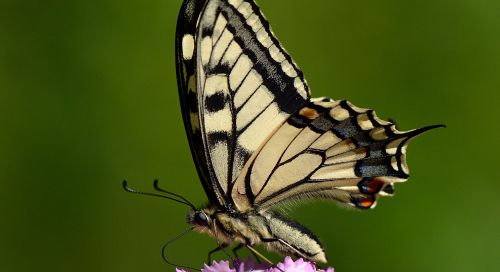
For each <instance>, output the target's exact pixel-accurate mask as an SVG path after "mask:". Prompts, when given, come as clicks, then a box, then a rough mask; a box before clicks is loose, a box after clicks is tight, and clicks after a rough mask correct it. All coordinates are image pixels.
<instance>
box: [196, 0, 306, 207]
mask: <svg viewBox="0 0 500 272" xmlns="http://www.w3.org/2000/svg"><path fill="white" fill-rule="evenodd" d="M196 37H197V38H196V56H197V62H196V66H195V67H196V68H195V69H196V71H197V75H196V89H197V91H196V94H197V100H198V103H199V104H198V118H199V121H200V129H201V136H202V140H203V143H204V147H205V157H206V158H207V162H208V168H209V172H210V174H211V176H210V178H211V183H212V184H214V185H213V186H214V187H216V186H217V187H219V188H220V189H221V191H220V192H219V194H220V195H221V196H222V198H224V199H225V201H226V202H227V201H228V199H227V193H228V191H229V190H230V188H231V187H232V184H233V182H234V181H235V180H236V178H237V177H238V176H239V174H240V172H241V170H242V169H243V167H244V165H245V164H246V162H247V161H248V159H249V158H250V157H251V155H252V154H253V153H254V152H255V150H256V149H257V148H258V147H259V146H260V145H261V143H262V142H263V141H264V140H265V139H266V138H268V137H269V135H270V134H271V133H272V132H273V131H274V130H275V128H276V127H277V126H279V125H280V124H282V123H283V122H284V121H285V120H286V119H287V118H288V117H289V116H290V114H292V113H293V112H295V111H296V110H297V109H299V108H300V107H301V106H302V105H303V104H304V103H306V102H307V101H308V99H309V89H308V87H307V83H306V81H305V79H304V78H303V75H302V72H301V71H300V70H299V68H298V67H297V65H296V64H295V63H294V62H293V60H292V59H291V57H290V56H289V55H288V54H287V53H286V51H285V50H284V49H283V47H282V46H281V45H280V43H279V42H278V40H277V39H276V37H275V36H274V34H273V33H272V31H271V29H270V27H269V24H268V23H267V20H265V18H264V17H263V15H262V13H261V12H260V10H259V8H258V6H257V5H256V4H255V3H254V2H253V1H217V0H213V1H209V2H208V3H207V4H206V6H205V8H204V11H203V13H202V15H201V17H200V19H199V26H198V32H197V36H196Z"/></svg>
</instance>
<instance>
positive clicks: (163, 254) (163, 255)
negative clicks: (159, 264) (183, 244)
mask: <svg viewBox="0 0 500 272" xmlns="http://www.w3.org/2000/svg"><path fill="white" fill-rule="evenodd" d="M193 229H194V226H193V227H191V228H189V229H188V230H186V231H185V232H183V233H182V234H181V235H179V236H177V237H175V238H174V239H172V240H170V241H168V243H166V244H165V245H164V246H163V249H162V250H161V257H162V258H163V260H164V261H165V262H166V263H168V264H170V265H173V266H177V267H181V268H186V269H192V270H197V271H201V270H200V269H197V268H192V267H188V266H183V265H178V264H174V263H171V262H169V261H167V259H166V258H165V248H166V247H167V246H168V245H170V244H171V243H172V242H174V241H175V240H177V239H179V238H181V237H182V236H184V235H186V233H188V232H190V231H192V230H193Z"/></svg>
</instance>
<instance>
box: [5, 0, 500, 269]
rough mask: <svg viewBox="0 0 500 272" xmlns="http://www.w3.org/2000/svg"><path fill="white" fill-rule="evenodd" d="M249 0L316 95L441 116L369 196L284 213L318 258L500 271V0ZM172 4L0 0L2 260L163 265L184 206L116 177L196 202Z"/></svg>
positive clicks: (193, 254) (414, 121) (200, 252)
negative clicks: (355, 202)
mask: <svg viewBox="0 0 500 272" xmlns="http://www.w3.org/2000/svg"><path fill="white" fill-rule="evenodd" d="M258 3H259V4H260V7H261V8H262V10H263V12H264V14H265V15H266V16H267V18H268V19H269V21H270V22H271V24H272V27H273V29H274V31H275V33H276V35H277V36H278V38H279V39H280V41H281V42H282V44H283V45H284V46H285V48H286V49H287V50H288V51H289V52H290V54H291V55H292V56H293V57H294V59H295V61H296V62H297V63H298V64H299V65H300V67H301V69H302V70H303V71H304V73H305V75H306V78H307V80H308V82H309V84H310V87H311V90H312V93H313V96H328V97H331V98H333V99H348V100H349V101H351V102H352V103H354V104H355V105H357V106H360V107H369V108H371V109H375V110H376V111H377V114H378V115H379V116H380V117H381V118H384V119H387V118H393V119H395V120H396V121H397V123H398V126H399V128H400V129H402V130H408V129H413V128H417V127H422V126H426V125H434V124H446V125H447V128H446V129H438V130H435V131H432V132H429V133H426V134H425V135H423V136H421V137H419V138H418V139H417V140H415V141H414V142H412V144H411V145H410V147H409V149H408V154H409V155H408V164H409V166H410V169H411V178H410V180H409V181H408V182H406V183H404V184H398V185H397V186H396V196H395V197H392V198H390V197H386V198H383V199H381V200H380V201H379V203H378V206H377V208H376V209H374V210H370V211H364V212H356V211H347V210H343V209H339V208H338V207H336V205H333V204H331V203H323V202H318V203H313V204H308V205H303V206H300V207H299V208H297V209H295V210H294V211H293V212H291V213H290V214H289V215H290V216H291V217H292V218H294V219H296V220H298V221H299V222H301V223H302V224H304V225H305V226H307V227H309V228H310V229H311V230H313V231H314V232H315V234H316V235H317V236H318V237H320V238H321V240H322V241H323V243H324V246H325V249H326V252H327V254H328V256H329V260H330V263H329V265H331V266H333V267H335V269H336V271H494V270H496V269H498V268H499V267H500V260H499V258H498V253H499V251H500V246H499V244H500V217H499V213H500V208H499V205H498V202H499V196H498V192H499V191H500V182H499V181H498V174H496V173H497V172H495V171H496V170H495V168H497V167H498V163H499V159H498V152H499V145H500V144H499V141H498V135H499V132H500V131H499V128H498V127H499V126H498V123H499V113H500V111H499V109H498V108H499V107H498V101H499V99H500V96H499V92H498V91H499V89H500V16H498V15H499V11H500V2H499V1H486V0H479V1H478V0H474V1H473V0H468V1H431V0H427V1H395V0H393V1H390V0H380V1H348V0H335V1H329V0H321V1H319V0H310V1H307V2H305V1H299V0H294V1H292V0H287V1H276V0H274V1H271V0H260V1H258ZM180 6H181V1H180V0H179V1H173V0H148V1H117V0H100V1H93V0H90V1H67V0H66V1H39V0H32V1H19V0H2V1H1V2H0V33H1V34H0V37H1V42H0V111H1V113H0V131H1V132H0V184H1V187H0V216H1V223H0V245H1V246H0V264H1V267H2V268H1V270H2V271H89V270H92V271H174V267H171V266H169V265H168V264H166V263H164V262H163V260H162V258H161V248H162V246H163V245H164V244H165V243H166V242H168V241H169V240H171V239H172V238H174V237H175V236H177V235H178V234H180V233H182V232H183V231H184V230H186V229H187V228H188V227H189V226H188V225H187V224H186V220H185V214H186V212H187V211H188V209H187V207H186V206H183V205H180V204H178V203H175V202H173V201H169V200H165V199H161V198H155V197H145V196H140V195H134V194H129V193H126V192H125V191H124V190H123V189H122V187H121V186H122V185H121V183H122V180H123V179H127V180H128V182H129V186H130V187H131V188H134V189H137V190H142V191H147V192H152V191H153V187H152V185H153V180H154V179H155V178H158V179H159V180H160V185H161V186H162V187H163V188H164V189H167V190H170V191H173V192H176V193H178V194H180V195H182V196H184V197H186V198H187V199H188V200H190V201H191V202H193V203H194V204H195V205H202V204H204V203H205V202H206V201H207V198H206V196H205V195H204V192H203V189H202V187H201V185H200V183H199V179H198V176H197V174H196V171H195V167H194V165H193V161H192V159H191V154H190V151H189V146H188V142H187V140H186V136H185V132H184V127H183V124H182V118H181V112H180V106H179V102H178V94H177V84H176V75H175V60H174V33H175V24H176V20H177V14H178V12H179V9H180ZM495 139H497V140H495ZM215 247H216V243H215V240H214V239H213V238H210V237H208V236H207V235H203V234H197V233H190V234H188V235H186V236H185V237H183V238H182V239H180V240H178V241H176V242H175V243H173V244H171V245H170V246H169V247H168V248H167V255H168V258H169V260H170V261H172V262H175V263H179V264H183V265H190V266H194V267H198V268H201V267H202V264H203V263H204V262H206V258H207V252H208V251H209V250H212V249H214V248H215ZM257 249H258V250H260V251H261V252H263V253H264V254H265V255H266V256H269V257H270V258H271V260H273V261H276V262H277V261H280V260H282V259H281V258H280V257H279V256H278V255H275V254H272V253H267V252H266V251H265V250H264V249H263V248H261V247H258V248H257ZM241 254H242V255H243V256H245V255H246V254H248V252H247V251H244V250H242V252H241ZM213 257H214V258H215V259H217V260H221V259H226V260H227V259H228V258H227V256H225V255H224V254H223V253H220V254H219V253H218V254H215V255H214V256H213Z"/></svg>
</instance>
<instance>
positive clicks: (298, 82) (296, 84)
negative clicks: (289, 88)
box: [293, 77, 307, 99]
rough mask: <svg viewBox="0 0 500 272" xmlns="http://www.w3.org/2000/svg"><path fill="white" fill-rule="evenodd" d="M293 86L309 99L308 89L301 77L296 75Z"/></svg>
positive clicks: (303, 96)
mask: <svg viewBox="0 0 500 272" xmlns="http://www.w3.org/2000/svg"><path fill="white" fill-rule="evenodd" d="M293 86H294V87H295V89H297V92H298V93H299V94H300V96H302V98H304V99H307V91H306V89H305V88H304V82H303V81H302V80H300V78H298V77H296V78H295V80H294V81H293Z"/></svg>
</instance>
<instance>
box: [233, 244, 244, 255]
mask: <svg viewBox="0 0 500 272" xmlns="http://www.w3.org/2000/svg"><path fill="white" fill-rule="evenodd" d="M242 247H243V244H241V243H240V244H238V245H237V246H236V247H234V248H233V253H234V256H235V257H238V254H237V253H236V251H238V250H240V249H241V248H242Z"/></svg>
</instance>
